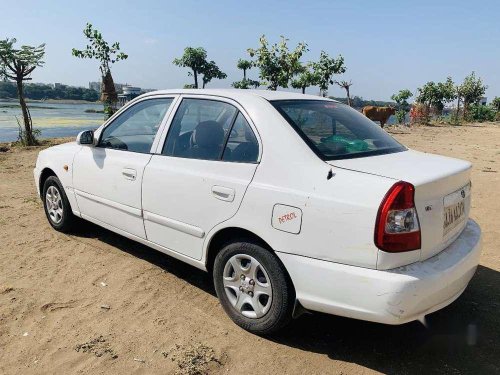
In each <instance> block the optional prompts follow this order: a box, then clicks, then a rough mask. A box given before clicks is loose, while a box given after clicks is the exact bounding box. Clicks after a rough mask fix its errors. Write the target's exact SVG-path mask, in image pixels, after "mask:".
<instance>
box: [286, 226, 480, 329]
mask: <svg viewBox="0 0 500 375" xmlns="http://www.w3.org/2000/svg"><path fill="white" fill-rule="evenodd" d="M480 253H481V228H480V227H479V225H478V224H477V223H476V222H475V221H473V220H469V221H468V223H467V225H466V227H465V229H464V230H463V232H462V233H461V234H460V236H459V237H458V238H457V239H456V240H455V241H454V242H453V243H452V244H451V245H450V246H448V247H447V248H446V249H444V250H443V251H441V252H440V253H439V254H437V255H435V256H433V257H432V258H429V259H427V260H425V261H422V262H416V263H413V264H410V265H407V266H402V267H398V268H394V269H391V270H375V269H367V268H361V267H355V266H349V265H344V264H338V263H332V262H327V261H322V260H318V259H311V258H306V257H301V256H297V255H291V254H286V253H280V252H278V253H277V254H278V256H279V258H280V259H281V260H282V262H283V264H284V265H285V267H286V269H287V270H288V272H289V274H290V276H291V278H292V281H293V284H294V286H295V290H296V294H297V299H298V301H299V302H300V303H301V305H302V306H303V307H304V308H306V309H309V310H313V311H320V312H324V313H329V314H334V315H341V316H346V317H350V318H355V319H362V320H368V321H373V322H379V323H386V324H403V323H407V322H410V321H413V320H417V319H421V318H422V317H423V316H425V315H426V314H429V313H432V312H434V311H436V310H439V309H441V308H443V307H445V306H447V305H449V304H450V303H452V302H453V301H454V300H455V299H457V298H458V297H459V296H460V294H462V292H463V291H464V290H465V288H466V287H467V284H468V283H469V281H470V279H471V278H472V276H473V275H474V273H475V271H476V268H477V265H478V264H479V256H480Z"/></svg>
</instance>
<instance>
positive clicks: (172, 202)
mask: <svg viewBox="0 0 500 375" xmlns="http://www.w3.org/2000/svg"><path fill="white" fill-rule="evenodd" d="M259 150H260V146H259V141H258V138H257V137H256V135H255V132H254V130H253V129H252V127H251V125H250V122H249V120H248V118H247V117H246V116H245V115H244V114H243V112H242V108H241V107H239V106H238V105H237V104H236V103H234V102H232V101H230V100H223V99H217V100H215V99H209V98H203V97H200V96H197V97H184V98H183V99H182V101H181V102H180V104H179V105H178V108H177V110H176V113H175V116H174V117H173V119H172V121H171V124H170V126H169V128H168V134H167V136H166V140H165V142H164V144H163V145H162V148H160V147H159V150H158V153H157V154H155V155H153V157H152V158H151V161H150V163H149V164H148V165H147V167H146V170H145V172H144V181H143V212H144V226H145V228H146V235H147V238H148V240H149V241H152V242H154V243H156V244H158V245H160V246H163V247H166V248H168V249H170V250H173V251H176V252H179V253H181V254H183V255H186V256H189V257H191V258H194V259H201V257H202V248H203V241H204V238H205V235H206V234H207V233H208V232H209V231H210V230H211V229H212V228H213V227H215V226H216V225H217V224H219V223H221V222H223V221H225V220H227V219H229V218H231V217H232V216H233V215H234V214H236V212H237V210H238V208H239V206H240V203H241V201H242V199H243V196H244V194H245V191H246V189H247V187H248V185H249V183H250V181H251V180H252V178H253V176H254V173H255V170H256V168H257V165H258V164H257V163H258V160H259Z"/></svg>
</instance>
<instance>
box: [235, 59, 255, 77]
mask: <svg viewBox="0 0 500 375" xmlns="http://www.w3.org/2000/svg"><path fill="white" fill-rule="evenodd" d="M236 67H237V68H238V69H240V70H243V79H244V80H245V79H247V70H250V69H252V62H251V61H249V60H244V59H239V60H238V64H236Z"/></svg>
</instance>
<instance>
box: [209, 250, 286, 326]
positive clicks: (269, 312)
mask: <svg viewBox="0 0 500 375" xmlns="http://www.w3.org/2000/svg"><path fill="white" fill-rule="evenodd" d="M213 277H214V284H215V289H216V292H217V296H218V297H219V300H220V301H221V304H222V307H223V308H224V310H225V311H226V313H227V314H228V315H229V317H230V318H231V319H232V320H233V321H234V322H235V323H236V324H237V325H239V326H240V327H242V328H243V329H245V330H247V331H250V332H253V333H256V334H260V335H265V334H270V333H273V332H276V331H277V330H279V329H280V328H282V327H283V326H285V325H286V324H287V323H288V322H289V321H290V319H291V317H292V310H293V304H294V301H295V293H294V290H293V286H292V285H291V282H290V280H289V278H288V275H287V273H286V271H285V269H284V267H283V265H282V264H281V262H280V261H279V260H278V258H276V256H275V255H274V254H272V253H271V252H270V251H269V250H267V249H265V248H263V247H262V246H260V245H259V244H257V243H254V242H252V241H241V242H234V243H231V244H229V245H227V246H225V247H224V248H223V249H222V250H221V251H220V252H219V253H218V254H217V256H216V258H215V263H214V269H213Z"/></svg>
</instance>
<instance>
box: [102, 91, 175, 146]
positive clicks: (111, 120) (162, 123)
mask: <svg viewBox="0 0 500 375" xmlns="http://www.w3.org/2000/svg"><path fill="white" fill-rule="evenodd" d="M178 98H179V95H175V94H165V95H154V96H147V97H144V98H141V97H138V98H137V99H133V100H131V101H130V102H129V103H127V104H126V105H124V106H123V107H121V108H120V109H119V110H118V111H117V112H116V113H114V114H113V115H112V116H111V117H110V118H109V119H108V120H106V122H105V123H104V124H102V125H101V126H100V127H99V128H98V129H97V130H96V131H95V132H94V134H96V135H97V143H96V145H95V147H96V148H99V149H104V150H115V151H124V152H132V153H134V154H150V155H151V154H153V153H154V150H155V149H156V147H157V144H158V139H159V135H160V134H161V133H162V131H163V128H164V127H165V124H166V123H167V121H168V119H169V117H170V115H171V113H172V109H173V107H175V104H176V103H177V100H178ZM158 99H172V102H171V103H170V105H169V107H168V108H167V111H166V112H165V115H164V116H163V118H162V120H161V121H160V126H159V127H158V131H157V132H156V134H155V136H154V139H153V143H151V147H150V149H149V152H147V153H146V152H138V151H130V150H122V149H119V148H111V147H103V146H99V143H101V140H102V136H103V133H104V130H105V129H106V128H107V127H108V126H110V125H112V124H113V123H114V122H115V121H116V120H118V119H119V118H120V117H121V116H122V115H123V114H124V113H125V112H127V111H128V110H129V109H131V108H132V107H134V106H136V105H138V104H139V103H142V102H145V101H150V100H158Z"/></svg>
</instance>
